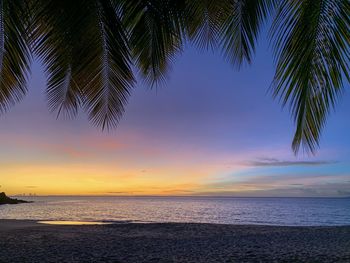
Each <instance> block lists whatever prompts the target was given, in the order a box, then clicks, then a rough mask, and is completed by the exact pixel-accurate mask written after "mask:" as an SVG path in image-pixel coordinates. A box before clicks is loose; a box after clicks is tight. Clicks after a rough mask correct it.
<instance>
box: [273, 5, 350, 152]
mask: <svg viewBox="0 0 350 263" xmlns="http://www.w3.org/2000/svg"><path fill="white" fill-rule="evenodd" d="M271 32H273V37H274V48H275V50H274V52H275V55H276V58H277V70H276V74H275V80H274V82H273V86H272V87H273V89H274V96H280V98H281V100H282V102H283V105H285V104H288V103H289V104H290V107H291V111H292V114H293V116H294V119H295V122H296V125H297V128H296V132H295V135H294V139H293V144H292V148H293V150H294V151H295V152H298V150H299V148H300V146H302V147H303V148H304V149H305V150H306V151H311V152H314V151H315V149H316V148H317V147H318V145H319V140H320V133H321V131H322V129H323V127H324V125H325V122H326V117H327V116H328V114H329V112H330V110H331V109H332V108H333V107H334V106H335V104H336V101H337V98H338V96H339V95H340V94H341V92H342V88H343V78H344V77H345V78H347V80H350V78H349V73H348V72H349V65H348V62H349V58H350V53H349V46H350V2H349V1H348V0H317V1H316V0H315V1H313V0H302V1H290V0H288V1H283V2H282V3H280V6H279V11H278V14H277V16H276V18H275V20H274V22H273V26H272V28H271Z"/></svg>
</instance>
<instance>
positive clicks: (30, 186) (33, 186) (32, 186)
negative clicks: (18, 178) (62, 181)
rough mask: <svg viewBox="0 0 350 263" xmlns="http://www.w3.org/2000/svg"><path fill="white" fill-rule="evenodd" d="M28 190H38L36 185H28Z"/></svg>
mask: <svg viewBox="0 0 350 263" xmlns="http://www.w3.org/2000/svg"><path fill="white" fill-rule="evenodd" d="M26 188H38V187H37V186H36V185H28V186H26Z"/></svg>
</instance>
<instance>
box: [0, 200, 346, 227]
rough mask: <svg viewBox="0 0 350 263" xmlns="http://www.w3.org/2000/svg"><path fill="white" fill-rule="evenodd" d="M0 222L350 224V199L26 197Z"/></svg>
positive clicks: (7, 208)
mask: <svg viewBox="0 0 350 263" xmlns="http://www.w3.org/2000/svg"><path fill="white" fill-rule="evenodd" d="M22 199H26V200H31V201H34V203H29V204H20V205H3V206H0V219H32V220H64V221H65V220H70V221H118V222H196V223H220V224H261V225H288V226H334V225H350V198H236V197H77V196H75V197H69V196H64V197H26V198H22Z"/></svg>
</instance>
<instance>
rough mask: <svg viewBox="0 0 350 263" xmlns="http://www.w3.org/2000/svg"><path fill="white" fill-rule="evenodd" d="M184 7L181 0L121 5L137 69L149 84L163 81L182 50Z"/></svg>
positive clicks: (138, 1)
mask: <svg viewBox="0 0 350 263" xmlns="http://www.w3.org/2000/svg"><path fill="white" fill-rule="evenodd" d="M184 8H185V1H184V0H149V1H144V0H131V1H124V4H123V5H122V10H123V24H124V25H125V27H126V28H127V29H128V41H129V44H130V47H131V51H132V55H133V58H134V60H135V64H136V67H137V69H139V71H140V73H141V74H142V76H143V77H144V78H145V80H146V81H147V83H149V84H151V85H153V84H157V83H158V82H162V81H164V79H165V76H166V74H167V72H168V71H169V69H170V65H171V62H172V60H173V59H174V56H175V55H176V54H177V53H178V52H179V51H180V50H181V45H182V41H183V38H182V31H183V12H184V10H185V9H184Z"/></svg>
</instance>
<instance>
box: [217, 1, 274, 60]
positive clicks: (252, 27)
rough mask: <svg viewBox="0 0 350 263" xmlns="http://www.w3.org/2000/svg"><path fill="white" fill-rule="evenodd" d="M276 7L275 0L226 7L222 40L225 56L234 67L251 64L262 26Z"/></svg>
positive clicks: (246, 2) (223, 15)
mask: <svg viewBox="0 0 350 263" xmlns="http://www.w3.org/2000/svg"><path fill="white" fill-rule="evenodd" d="M274 6H275V0H237V1H228V3H227V4H226V5H225V9H224V10H223V11H222V13H223V14H222V15H221V16H220V17H221V19H222V22H221V24H222V25H221V26H220V28H221V32H220V35H221V36H220V38H221V45H222V48H223V52H224V55H225V57H226V58H227V59H228V60H229V61H230V62H231V63H232V64H233V65H236V66H238V67H240V66H241V65H242V63H243V62H244V61H247V62H248V63H251V61H252V55H253V53H254V52H255V42H256V41H257V38H258V35H259V32H260V29H261V26H262V25H263V24H264V22H265V20H266V19H267V17H268V14H270V13H271V12H272V11H273V9H274Z"/></svg>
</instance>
